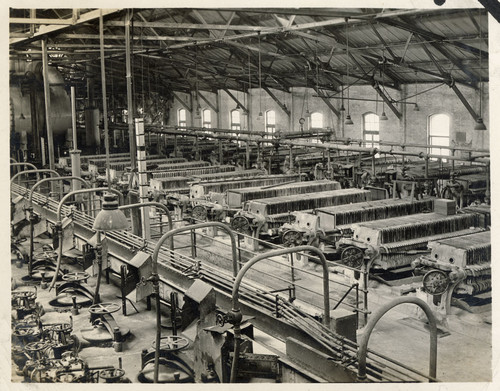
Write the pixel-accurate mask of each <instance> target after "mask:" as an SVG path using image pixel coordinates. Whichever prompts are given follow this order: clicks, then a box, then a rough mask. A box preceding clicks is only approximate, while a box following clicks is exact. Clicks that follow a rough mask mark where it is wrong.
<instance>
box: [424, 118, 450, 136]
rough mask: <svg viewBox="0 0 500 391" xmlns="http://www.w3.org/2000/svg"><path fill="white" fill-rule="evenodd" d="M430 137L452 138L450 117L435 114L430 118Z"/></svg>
mask: <svg viewBox="0 0 500 391" xmlns="http://www.w3.org/2000/svg"><path fill="white" fill-rule="evenodd" d="M429 135H430V136H442V137H450V117H449V116H448V115H446V114H434V115H432V116H431V117H430V130H429Z"/></svg>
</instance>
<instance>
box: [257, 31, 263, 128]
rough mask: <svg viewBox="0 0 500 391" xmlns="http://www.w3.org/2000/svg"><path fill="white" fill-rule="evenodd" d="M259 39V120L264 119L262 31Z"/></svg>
mask: <svg viewBox="0 0 500 391" xmlns="http://www.w3.org/2000/svg"><path fill="white" fill-rule="evenodd" d="M258 37H259V115H258V116H257V119H259V120H260V119H262V117H263V114H262V63H261V62H262V59H261V54H260V31H259V33H258Z"/></svg>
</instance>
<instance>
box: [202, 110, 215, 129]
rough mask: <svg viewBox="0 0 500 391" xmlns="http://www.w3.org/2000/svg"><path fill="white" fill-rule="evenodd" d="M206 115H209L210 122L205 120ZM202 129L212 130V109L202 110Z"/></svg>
mask: <svg viewBox="0 0 500 391" xmlns="http://www.w3.org/2000/svg"><path fill="white" fill-rule="evenodd" d="M205 113H208V116H209V117H210V118H209V121H206V120H205ZM201 121H202V122H201V127H202V128H207V129H211V128H212V111H211V110H210V109H202V111H201Z"/></svg>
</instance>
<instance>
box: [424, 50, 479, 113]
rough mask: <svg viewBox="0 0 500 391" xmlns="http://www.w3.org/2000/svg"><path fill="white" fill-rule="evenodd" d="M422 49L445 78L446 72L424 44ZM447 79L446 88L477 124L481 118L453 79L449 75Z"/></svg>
mask: <svg viewBox="0 0 500 391" xmlns="http://www.w3.org/2000/svg"><path fill="white" fill-rule="evenodd" d="M422 47H423V48H424V50H425V53H426V54H427V55H428V56H429V58H430V59H431V60H432V62H433V63H434V65H436V68H437V69H438V70H439V72H440V73H441V74H442V75H443V76H447V74H446V72H445V71H444V69H443V68H442V67H441V65H439V63H438V62H437V60H436V59H435V58H434V56H433V55H432V53H431V51H430V50H429V48H428V47H427V45H426V44H425V43H422ZM448 77H449V78H450V81H449V82H448V83H447V84H448V86H449V87H450V88H451V89H452V90H453V92H454V93H455V95H456V96H457V97H458V99H460V102H462V104H463V105H464V106H465V108H466V109H467V111H468V112H469V113H470V115H471V116H472V118H474V120H475V121H476V122H477V120H478V118H480V117H481V116H480V115H478V114H477V113H476V112H475V111H474V109H473V108H472V106H471V105H470V104H469V102H468V101H467V99H466V98H465V96H464V95H463V94H462V92H461V91H460V90H459V89H458V87H457V86H456V84H455V81H454V80H453V79H451V77H450V75H448Z"/></svg>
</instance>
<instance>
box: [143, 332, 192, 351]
mask: <svg viewBox="0 0 500 391" xmlns="http://www.w3.org/2000/svg"><path fill="white" fill-rule="evenodd" d="M188 345H189V341H188V340H187V338H184V337H181V336H179V335H169V336H166V337H161V339H160V349H161V350H166V351H169V352H175V351H177V350H181V349H184V348H185V347H186V346H188ZM151 346H152V348H153V349H156V341H153V343H152V344H151Z"/></svg>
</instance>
